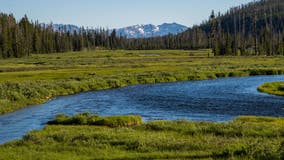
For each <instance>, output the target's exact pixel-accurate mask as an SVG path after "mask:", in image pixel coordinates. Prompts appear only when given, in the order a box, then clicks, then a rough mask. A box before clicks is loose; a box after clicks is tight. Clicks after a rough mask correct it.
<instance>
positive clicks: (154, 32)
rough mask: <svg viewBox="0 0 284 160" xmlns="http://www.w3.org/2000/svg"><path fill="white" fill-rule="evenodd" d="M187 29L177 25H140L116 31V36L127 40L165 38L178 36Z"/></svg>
mask: <svg viewBox="0 0 284 160" xmlns="http://www.w3.org/2000/svg"><path fill="white" fill-rule="evenodd" d="M187 29H188V27H186V26H184V25H180V24H177V23H164V24H161V25H153V24H146V25H143V24H142V25H134V26H129V27H125V28H119V29H116V34H117V36H123V37H127V38H149V37H158V36H165V35H168V34H178V33H181V32H183V31H185V30H187Z"/></svg>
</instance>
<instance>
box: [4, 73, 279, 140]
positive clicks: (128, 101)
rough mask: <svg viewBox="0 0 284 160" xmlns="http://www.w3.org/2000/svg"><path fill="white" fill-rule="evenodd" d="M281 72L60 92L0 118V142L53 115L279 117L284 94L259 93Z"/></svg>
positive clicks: (37, 126)
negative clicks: (77, 92)
mask: <svg viewBox="0 0 284 160" xmlns="http://www.w3.org/2000/svg"><path fill="white" fill-rule="evenodd" d="M280 80H282V81H283V80H284V76H256V77H241V78H226V79H215V80H205V81H187V82H176V83H161V84H151V85H136V86H129V87H124V88H119V89H111V90H103V91H94V92H86V93H81V94H77V95H71V96H63V97H58V98H56V99H53V100H51V101H49V102H47V103H45V104H42V105H37V106H33V107H28V108H25V109H22V110H19V111H16V112H13V113H10V114H7V115H2V116H0V143H4V142H7V141H10V140H13V139H15V138H21V137H22V136H23V135H24V134H26V133H27V132H28V131H30V130H34V129H41V128H42V127H43V126H44V125H45V124H46V122H47V121H49V120H51V119H53V118H54V117H55V116H56V114H58V113H65V114H69V115H73V114H76V113H80V112H90V113H97V114H99V115H125V114H138V115H141V116H142V117H143V119H144V120H154V119H165V120H173V119H188V120H195V121H217V122H222V121H229V120H231V119H233V118H235V117H237V116H239V115H263V116H284V97H278V96H272V95H268V94H265V93H259V92H258V91H257V86H259V85H260V84H262V83H264V82H270V81H280Z"/></svg>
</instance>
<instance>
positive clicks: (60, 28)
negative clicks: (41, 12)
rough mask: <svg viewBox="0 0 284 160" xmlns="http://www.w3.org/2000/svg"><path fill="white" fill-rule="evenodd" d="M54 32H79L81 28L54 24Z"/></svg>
mask: <svg viewBox="0 0 284 160" xmlns="http://www.w3.org/2000/svg"><path fill="white" fill-rule="evenodd" d="M53 29H54V31H63V32H71V33H73V32H74V31H76V32H79V30H80V28H79V27H78V26H76V25H73V24H66V25H65V24H53Z"/></svg>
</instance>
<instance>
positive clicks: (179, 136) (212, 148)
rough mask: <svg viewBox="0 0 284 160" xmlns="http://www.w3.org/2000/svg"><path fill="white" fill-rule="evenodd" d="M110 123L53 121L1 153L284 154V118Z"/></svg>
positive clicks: (24, 155)
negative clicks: (127, 125) (72, 123)
mask: <svg viewBox="0 0 284 160" xmlns="http://www.w3.org/2000/svg"><path fill="white" fill-rule="evenodd" d="M77 116H78V115H76V116H75V117H77ZM81 116H82V115H81ZM73 118H74V117H73ZM121 118H123V117H121ZM137 118H138V117H137ZM57 119H58V118H57ZM126 119H128V118H127V117H126ZM138 119H139V118H138ZM80 123H81V122H80ZM84 123H85V122H84ZM84 123H83V124H84ZM107 126H108V125H107ZM107 126H101V124H100V125H99V126H96V125H92V126H88V125H67V126H64V125H48V126H46V127H45V128H44V129H43V130H41V131H32V132H30V133H28V134H27V135H26V136H24V138H23V139H22V140H15V141H13V142H9V143H6V144H4V145H1V146H0V155H1V156H0V159H3V160H4V159H5V160H8V159H18V160H21V159H41V160H45V159H50V158H51V157H52V159H54V160H56V159H58V160H64V159H66V160H67V159H68V160H69V159H72V160H77V159H259V160H265V159H267V160H271V159H273V160H277V159H281V158H282V159H283V158H284V119H283V118H268V117H239V118H237V119H235V120H233V121H231V122H228V123H213V122H190V121H183V120H177V121H152V122H147V123H143V124H140V125H136V126H132V127H107Z"/></svg>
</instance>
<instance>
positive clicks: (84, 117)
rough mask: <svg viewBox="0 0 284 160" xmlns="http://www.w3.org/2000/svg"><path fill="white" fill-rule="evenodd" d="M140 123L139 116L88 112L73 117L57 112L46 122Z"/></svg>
mask: <svg viewBox="0 0 284 160" xmlns="http://www.w3.org/2000/svg"><path fill="white" fill-rule="evenodd" d="M141 123H142V117H141V116H134V115H128V116H109V117H100V116H97V115H90V114H89V113H81V114H77V115H75V116H73V117H69V116H67V115H63V114H59V115H57V117H56V118H55V119H54V120H52V121H49V122H48V124H50V125H101V126H109V127H127V126H135V125H139V124H141Z"/></svg>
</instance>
